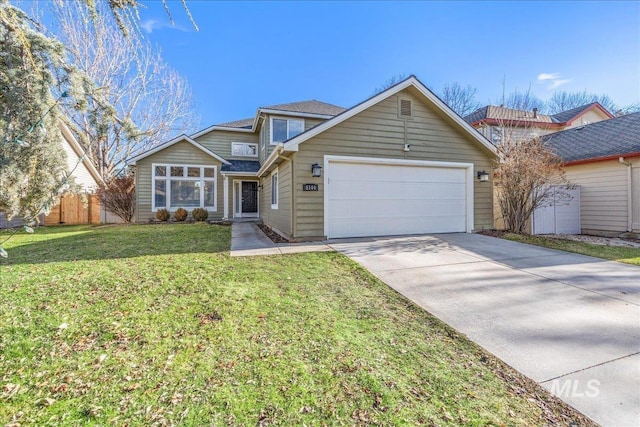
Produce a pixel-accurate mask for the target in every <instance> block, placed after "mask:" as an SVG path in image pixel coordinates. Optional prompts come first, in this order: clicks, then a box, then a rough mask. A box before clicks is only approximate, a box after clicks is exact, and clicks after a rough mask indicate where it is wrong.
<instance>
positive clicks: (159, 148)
mask: <svg viewBox="0 0 640 427" xmlns="http://www.w3.org/2000/svg"><path fill="white" fill-rule="evenodd" d="M181 141H187V142H188V143H190V144H191V145H193V146H194V147H196V148H197V149H199V150H201V151H203V152H204V153H206V154H208V155H209V156H211V157H213V158H214V159H216V160H218V161H220V162H221V163H222V164H225V165H229V164H231V163H229V162H228V161H226V160H225V159H223V158H222V157H220V156H218V155H217V154H216V153H214V152H213V151H211V150H209V149H208V148H207V147H205V146H203V145H201V144H200V143H198V142H196V141H194V140H193V139H192V138H190V137H188V136H187V135H180V136H179V137H177V138H174V139H172V140H171V141H167V142H165V143H163V144H160V145H158V146H157V147H155V148H153V149H151V150H149V151H145V152H144V153H142V154H140V155H138V156H136V157H134V158H132V159H129V160H127V162H126V163H129V164H134V165H135V164H136V162H137V161H138V160H142V159H144V158H146V157H149V156H150V155H152V154H155V153H157V152H158V151H162V150H164V149H165V148H169V147H171V146H172V145H174V144H177V143H178V142H181Z"/></svg>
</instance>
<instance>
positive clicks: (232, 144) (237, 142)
mask: <svg viewBox="0 0 640 427" xmlns="http://www.w3.org/2000/svg"><path fill="white" fill-rule="evenodd" d="M235 145H253V146H254V147H256V154H234V153H233V147H234V146H235ZM258 150H259V147H258V144H256V143H255V142H242V141H234V142H232V143H231V156H232V157H252V158H253V157H258V155H259V152H258Z"/></svg>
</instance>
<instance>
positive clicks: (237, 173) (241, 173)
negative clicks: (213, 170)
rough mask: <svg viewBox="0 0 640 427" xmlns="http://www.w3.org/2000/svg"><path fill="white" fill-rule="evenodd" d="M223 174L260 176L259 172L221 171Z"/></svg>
mask: <svg viewBox="0 0 640 427" xmlns="http://www.w3.org/2000/svg"><path fill="white" fill-rule="evenodd" d="M220 175H222V176H256V177H257V176H258V172H241V171H220Z"/></svg>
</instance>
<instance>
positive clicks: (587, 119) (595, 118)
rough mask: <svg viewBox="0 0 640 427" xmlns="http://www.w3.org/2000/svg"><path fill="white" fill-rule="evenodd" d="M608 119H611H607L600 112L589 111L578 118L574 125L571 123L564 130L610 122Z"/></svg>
mask: <svg viewBox="0 0 640 427" xmlns="http://www.w3.org/2000/svg"><path fill="white" fill-rule="evenodd" d="M608 119H609V117H607V116H606V115H605V114H604V113H603V112H601V111H600V110H589V111H587V112H586V113H584V114H582V115H581V116H580V117H578V118H577V119H576V120H574V121H573V123H569V125H568V126H567V127H565V128H564V129H572V128H575V127H578V126H584V125H588V124H589V123H596V122H600V121H602V120H608Z"/></svg>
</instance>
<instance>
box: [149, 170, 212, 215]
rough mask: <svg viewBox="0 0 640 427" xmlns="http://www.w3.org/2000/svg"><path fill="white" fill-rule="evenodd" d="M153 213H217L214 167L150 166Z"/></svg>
mask: <svg viewBox="0 0 640 427" xmlns="http://www.w3.org/2000/svg"><path fill="white" fill-rule="evenodd" d="M152 192H153V194H152V196H151V197H152V201H153V206H152V210H153V211H154V212H155V211H157V210H158V209H168V210H170V211H175V210H176V209H178V208H186V209H193V208H205V209H207V210H210V211H215V210H216V199H217V197H216V196H217V186H216V166H187V165H159V164H154V165H153V184H152Z"/></svg>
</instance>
